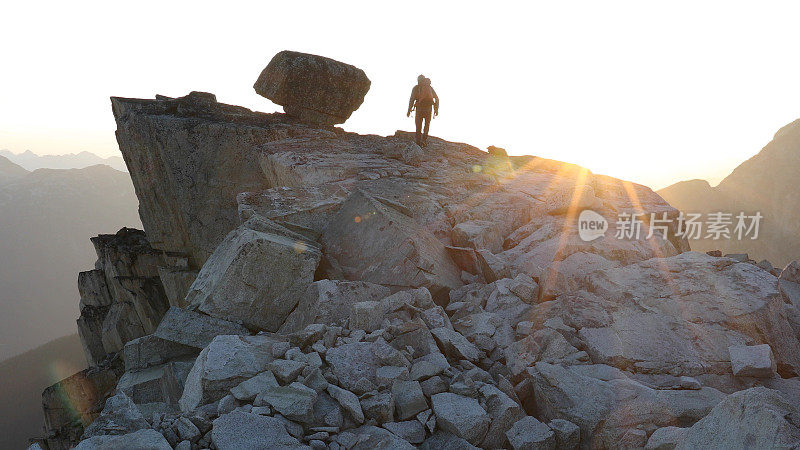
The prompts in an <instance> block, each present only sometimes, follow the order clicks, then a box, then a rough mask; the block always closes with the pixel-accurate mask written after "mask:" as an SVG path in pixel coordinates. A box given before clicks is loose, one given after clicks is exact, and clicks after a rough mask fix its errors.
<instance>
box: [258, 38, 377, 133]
mask: <svg viewBox="0 0 800 450" xmlns="http://www.w3.org/2000/svg"><path fill="white" fill-rule="evenodd" d="M370 84H371V83H370V81H369V78H367V75H366V74H365V73H364V71H363V70H361V69H359V68H358V67H354V66H351V65H350V64H345V63H343V62H339V61H336V60H333V59H330V58H325V57H324V56H317V55H310V54H308V53H299V52H293V51H289V50H284V51H282V52H280V53H278V54H277V55H275V56H274V57H273V58H272V60H271V61H270V62H269V64H268V65H267V67H266V68H265V69H264V70H263V71H262V72H261V75H259V77H258V80H257V81H256V83H255V84H254V85H253V89H255V90H256V92H257V93H258V94H259V95H261V96H264V97H266V98H268V99H270V100H272V101H273V102H275V103H277V104H279V105H282V106H283V110H284V111H286V113H287V114H289V115H291V116H295V117H297V118H299V119H300V120H302V121H304V122H310V123H313V124H319V125H333V124H337V123H344V121H345V120H347V119H348V118H349V117H350V114H352V113H353V111H355V110H356V109H358V107H359V106H361V103H362V102H363V101H364V96H365V95H367V91H369V87H370Z"/></svg>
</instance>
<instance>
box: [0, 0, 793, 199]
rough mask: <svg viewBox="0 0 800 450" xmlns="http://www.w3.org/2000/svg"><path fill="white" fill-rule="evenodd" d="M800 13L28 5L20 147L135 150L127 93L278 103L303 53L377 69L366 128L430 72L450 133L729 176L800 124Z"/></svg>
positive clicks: (14, 142) (649, 7) (382, 125)
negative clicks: (270, 90)
mask: <svg viewBox="0 0 800 450" xmlns="http://www.w3.org/2000/svg"><path fill="white" fill-rule="evenodd" d="M473 5H475V6H473ZM477 5H480V6H477ZM798 17H800V3H798V2H790V1H786V2H781V1H763V2H739V1H703V2H697V1H672V2H654V1H643V0H636V1H602V2H600V1H595V0H593V1H563V2H554V1H548V2H525V3H524V4H523V2H513V3H512V2H502V1H494V2H476V3H475V4H472V3H468V2H421V3H416V2H391V3H390V2H377V1H369V2H330V1H326V2H299V1H294V2H293V1H282V2H274V3H273V2H263V1H261V2H252V3H244V2H237V1H226V2H200V1H193V2H177V1H159V2H150V1H137V2H108V1H104V2H81V1H77V2H63V1H59V2H42V1H29V2H14V3H11V4H6V5H4V6H3V14H2V17H0V41H1V42H2V49H3V51H2V54H1V55H0V58H2V59H1V60H0V61H2V65H0V148H7V149H10V150H12V151H15V152H21V151H23V150H26V149H30V150H32V151H34V152H37V153H46V154H52V153H68V152H77V151H81V150H88V151H92V152H95V153H98V154H101V155H103V156H108V155H113V154H118V150H117V145H116V141H115V138H114V129H115V128H116V127H115V124H114V121H113V118H112V115H111V107H110V103H109V100H108V97H109V96H112V95H115V96H127V97H143V98H152V97H153V96H154V95H155V94H157V93H158V94H164V95H169V96H180V95H185V94H186V93H188V92H189V91H192V90H201V91H209V92H213V93H215V94H216V95H217V98H218V100H219V101H222V102H226V103H232V104H238V105H244V106H247V107H249V108H252V109H256V110H260V111H267V112H271V111H277V110H279V107H278V106H277V105H274V104H272V103H271V102H270V101H269V100H267V99H264V98H262V97H260V96H258V95H257V94H256V93H255V92H254V91H253V89H252V84H253V82H254V81H255V79H256V78H257V76H258V74H259V73H260V71H261V69H262V68H263V67H264V66H265V65H266V64H267V63H268V62H269V60H270V58H271V57H272V56H273V55H274V54H275V53H276V52H278V51H280V50H284V49H291V50H298V51H304V52H309V53H316V54H321V55H325V56H329V57H332V58H335V59H339V60H341V61H345V62H348V63H351V64H354V65H356V66H358V67H361V68H362V69H364V70H365V71H366V73H367V75H368V76H369V78H370V79H371V80H372V88H371V90H370V92H369V93H368V94H367V97H366V100H365V102H364V104H363V105H362V107H361V108H360V109H359V110H358V111H356V112H355V113H354V114H353V116H352V117H351V118H350V120H349V121H348V122H347V123H346V124H344V126H343V127H344V128H345V129H347V130H350V131H357V132H361V133H378V134H391V133H393V132H394V130H396V129H406V130H412V129H413V120H412V119H407V118H406V117H405V109H406V104H407V101H408V95H409V92H410V89H411V87H412V86H413V84H414V83H415V79H416V76H417V75H418V74H419V73H424V74H426V75H427V76H429V77H430V78H431V79H432V80H433V86H434V87H435V88H436V91H437V93H438V94H439V96H440V97H441V99H442V108H441V111H440V113H441V114H440V116H439V118H437V119H435V120H434V121H433V125H432V134H434V135H437V136H440V137H443V138H445V139H448V140H455V141H462V142H468V143H471V144H473V145H476V146H479V147H481V148H485V147H486V146H488V145H498V146H501V147H505V148H506V149H508V151H509V153H512V154H533V155H539V156H544V157H548V158H554V159H559V160H563V161H569V162H574V163H577V164H580V165H583V166H585V167H588V168H589V169H591V170H592V171H594V172H596V173H604V174H609V175H613V176H617V177H621V178H625V179H629V180H632V181H636V182H641V183H644V184H648V185H650V186H653V187H655V188H660V187H664V186H666V185H668V184H671V183H672V182H675V181H678V180H682V179H688V178H706V179H709V180H710V181H711V182H712V183H715V182H718V181H719V180H720V179H721V178H722V177H723V176H725V175H726V174H727V173H729V172H730V171H731V170H732V169H733V168H734V167H735V166H736V165H738V164H739V163H740V162H742V161H743V160H745V159H747V158H749V157H750V156H752V155H754V154H755V153H757V152H758V151H759V150H760V148H761V147H763V146H764V145H765V144H766V143H767V142H768V141H769V140H770V139H771V137H772V135H773V134H774V132H775V131H777V130H778V128H780V127H781V126H783V125H784V124H786V123H788V122H791V121H793V120H794V119H796V118H798V117H800V58H798V49H797V45H798V42H800V39H798V38H800V26H798V22H797V20H798Z"/></svg>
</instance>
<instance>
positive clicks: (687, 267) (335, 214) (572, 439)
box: [32, 52, 800, 450]
mask: <svg viewBox="0 0 800 450" xmlns="http://www.w3.org/2000/svg"><path fill="white" fill-rule="evenodd" d="M255 89H256V90H257V91H258V92H259V93H260V94H262V95H265V96H266V97H268V98H270V99H273V100H275V101H276V102H277V103H279V104H281V105H284V106H285V111H286V114H280V113H276V114H265V113H259V112H253V111H250V110H248V109H246V108H243V107H239V106H232V105H226V104H222V103H219V102H217V101H216V98H215V97H214V95H212V94H208V93H202V92H192V93H190V94H188V95H187V96H185V97H180V98H168V97H163V96H157V97H156V98H155V99H149V100H145V99H127V98H116V97H114V98H112V100H111V102H112V110H113V114H114V117H115V119H116V123H117V132H116V134H117V140H118V142H119V146H120V150H121V151H122V153H123V156H124V159H125V162H126V164H127V166H128V169H129V171H130V174H131V178H132V180H133V183H134V186H135V188H136V194H137V196H138V197H139V202H140V205H139V213H140V216H141V218H142V223H143V225H144V231H139V230H132V229H122V230H120V231H119V232H117V233H116V234H110V235H100V236H98V237H96V238H93V239H92V242H93V243H94V246H95V248H96V250H97V254H98V260H97V264H96V266H95V268H94V269H92V270H88V271H86V272H82V273H81V274H80V275H79V277H78V284H79V288H80V293H81V300H80V305H81V316H80V318H79V319H78V329H79V331H80V337H81V340H82V342H83V344H84V349H85V352H86V356H87V359H88V361H89V363H90V367H89V369H87V370H85V371H83V372H80V373H78V374H75V375H73V376H72V377H70V378H67V379H65V380H63V381H61V382H59V383H57V384H55V385H53V386H51V387H50V388H48V389H47V390H46V391H45V392H44V394H43V406H44V409H45V416H46V423H45V428H44V436H42V437H40V438H38V439H36V440H35V442H34V444H33V445H32V446H33V447H34V448H37V446H38V448H42V449H67V448H71V447H73V446H77V447H76V448H79V449H98V448H148V449H150V448H152V449H161V448H163V449H172V448H175V449H182V450H192V449H218V450H223V449H243V448H314V449H323V448H329V449H347V450H350V449H390V448H391V449H395V448H401V449H402V448H415V447H418V448H425V449H441V448H459V449H460V448H464V449H469V448H486V449H498V448H512V449H540V448H541V449H554V448H652V449H656V448H657V449H669V448H698V447H711V448H787V447H792V446H796V445H798V444H800V411H798V405H800V378H798V375H800V342H799V341H798V332H800V314H798V311H797V307H798V306H800V288H797V286H800V276H798V273H800V270H798V269H797V268H798V267H800V266H798V265H797V263H793V264H790V265H789V267H787V268H786V269H785V270H783V271H778V270H766V269H765V268H763V267H760V266H758V265H755V264H753V263H752V262H750V261H749V260H748V259H747V258H744V259H743V260H739V259H736V258H729V257H722V256H712V255H709V254H705V253H697V252H692V251H691V250H690V249H689V246H688V244H687V242H686V240H685V239H683V238H682V237H680V236H679V235H677V234H676V233H675V228H674V227H672V226H657V224H656V223H655V222H652V223H651V222H648V221H647V220H645V221H644V223H643V224H642V233H641V234H640V235H639V236H632V237H629V238H623V239H620V238H618V237H617V236H616V234H618V233H617V232H618V231H621V230H620V227H621V226H622V225H620V224H619V223H618V222H617V221H616V218H617V217H619V216H620V215H625V214H641V215H642V217H645V218H649V217H658V218H666V219H672V218H675V217H677V216H678V211H677V210H676V209H674V208H672V207H671V206H670V205H669V204H667V203H666V202H665V201H664V200H663V199H662V198H661V197H659V196H658V195H657V194H656V193H654V192H653V191H652V190H650V189H649V188H647V187H645V186H641V185H637V184H634V183H630V182H626V181H622V180H618V179H614V178H611V177H607V176H602V175H596V174H593V173H591V172H590V171H588V170H586V169H584V168H581V167H579V166H575V165H572V164H567V163H562V162H558V161H553V160H548V159H544V158H538V157H535V156H508V155H507V154H506V152H505V151H502V152H501V151H498V150H500V149H497V148H494V151H492V152H484V151H482V150H480V149H477V148H475V147H472V146H470V145H467V144H462V143H455V142H448V141H446V140H443V139H439V138H434V137H431V138H430V139H429V140H428V146H427V147H425V148H424V149H422V148H420V147H418V146H417V145H416V144H414V141H413V135H412V134H410V133H406V132H401V131H398V132H397V133H395V134H394V135H393V136H387V137H383V136H376V135H360V134H355V133H349V132H345V131H343V130H342V129H340V128H335V127H333V126H332V125H333V124H335V123H341V122H343V121H344V120H346V119H347V117H349V116H350V114H351V113H352V112H353V111H354V110H355V109H356V108H358V106H359V105H360V104H361V101H362V100H363V97H364V95H365V94H366V92H367V90H368V89H369V80H368V79H367V78H366V75H365V74H364V72H363V71H361V70H360V69H357V68H355V67H353V66H349V65H346V64H344V63H340V62H337V61H334V60H330V59H328V58H323V57H319V56H314V55H305V54H298V53H295V52H281V53H280V54H278V55H277V56H276V57H275V59H273V61H272V62H270V64H269V66H268V67H267V68H266V69H265V70H264V72H262V74H261V76H260V77H259V79H258V81H257V82H256V86H255ZM584 210H591V211H594V212H595V213H596V214H597V215H600V216H602V217H605V218H607V219H608V221H609V223H608V230H607V232H606V234H604V235H602V236H600V237H599V238H597V239H593V240H590V241H588V240H584V239H582V238H581V235H580V233H579V232H580V229H579V221H578V217H579V214H580V213H581V212H582V211H584ZM651 214H652V216H651Z"/></svg>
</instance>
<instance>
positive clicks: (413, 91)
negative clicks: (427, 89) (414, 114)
mask: <svg viewBox="0 0 800 450" xmlns="http://www.w3.org/2000/svg"><path fill="white" fill-rule="evenodd" d="M415 101H417V87H416V86H414V88H413V89H411V98H409V99H408V111H407V112H406V117H408V116H410V115H411V109H412V108H413V107H414V102H415Z"/></svg>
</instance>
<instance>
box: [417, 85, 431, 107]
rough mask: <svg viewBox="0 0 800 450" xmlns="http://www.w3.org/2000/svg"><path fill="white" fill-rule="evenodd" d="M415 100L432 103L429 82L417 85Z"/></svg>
mask: <svg viewBox="0 0 800 450" xmlns="http://www.w3.org/2000/svg"><path fill="white" fill-rule="evenodd" d="M417 102H420V103H433V88H432V87H431V85H430V83H422V84H418V85H417Z"/></svg>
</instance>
